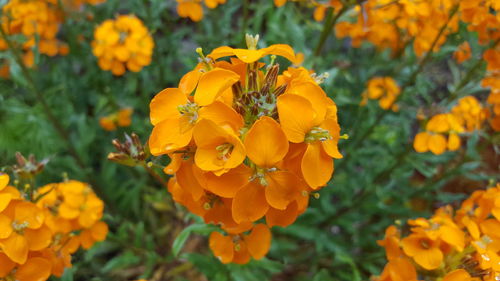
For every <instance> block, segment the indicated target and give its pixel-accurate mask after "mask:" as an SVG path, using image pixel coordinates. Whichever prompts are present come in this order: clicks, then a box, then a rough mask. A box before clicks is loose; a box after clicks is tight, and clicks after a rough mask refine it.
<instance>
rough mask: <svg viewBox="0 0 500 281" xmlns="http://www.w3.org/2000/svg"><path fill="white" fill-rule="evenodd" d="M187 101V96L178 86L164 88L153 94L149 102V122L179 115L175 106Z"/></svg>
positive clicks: (157, 121) (155, 122)
mask: <svg viewBox="0 0 500 281" xmlns="http://www.w3.org/2000/svg"><path fill="white" fill-rule="evenodd" d="M187 103H188V99H187V96H186V95H185V94H184V93H183V92H182V91H181V90H179V89H178V88H166V89H164V90H163V91H161V92H159V93H158V94H156V96H154V98H153V99H152V100H151V103H150V104H149V110H150V114H149V118H150V120H151V124H153V125H156V124H158V123H160V122H161V121H163V120H166V119H172V118H178V117H180V116H181V114H180V112H179V110H178V109H177V107H178V106H179V105H184V104H187Z"/></svg>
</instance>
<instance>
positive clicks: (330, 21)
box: [314, 7, 348, 57]
mask: <svg viewBox="0 0 500 281" xmlns="http://www.w3.org/2000/svg"><path fill="white" fill-rule="evenodd" d="M347 10H348V8H346V7H342V8H341V9H340V10H339V12H338V13H337V14H335V16H334V12H335V10H334V9H333V8H328V15H327V18H326V20H325V22H324V24H323V30H322V31H321V35H320V37H319V41H318V45H316V48H315V50H314V56H315V57H318V56H319V55H320V54H321V50H322V49H323V46H324V45H325V42H326V39H327V38H328V35H329V34H330V32H331V30H332V29H333V27H334V26H335V23H337V20H338V19H339V18H340V16H342V15H343V14H344V13H345V12H346V11H347Z"/></svg>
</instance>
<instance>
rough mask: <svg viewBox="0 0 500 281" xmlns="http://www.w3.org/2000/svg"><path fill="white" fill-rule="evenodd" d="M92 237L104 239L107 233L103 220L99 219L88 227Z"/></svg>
mask: <svg viewBox="0 0 500 281" xmlns="http://www.w3.org/2000/svg"><path fill="white" fill-rule="evenodd" d="M90 231H91V234H92V238H94V240H96V241H104V239H106V236H107V235H108V231H109V229H108V225H107V224H106V223H105V222H102V221H99V222H97V223H95V224H94V225H93V226H92V227H91V228H90Z"/></svg>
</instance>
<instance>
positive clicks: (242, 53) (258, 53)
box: [233, 49, 266, 63]
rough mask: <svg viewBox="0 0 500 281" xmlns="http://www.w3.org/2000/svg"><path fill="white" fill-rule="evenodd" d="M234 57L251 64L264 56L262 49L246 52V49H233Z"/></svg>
mask: <svg viewBox="0 0 500 281" xmlns="http://www.w3.org/2000/svg"><path fill="white" fill-rule="evenodd" d="M233 52H234V55H235V56H236V57H237V58H239V59H240V60H241V61H243V62H244V63H253V62H256V61H258V60H259V59H260V58H262V57H263V56H265V55H266V52H265V51H264V49H261V50H247V49H234V50H233Z"/></svg>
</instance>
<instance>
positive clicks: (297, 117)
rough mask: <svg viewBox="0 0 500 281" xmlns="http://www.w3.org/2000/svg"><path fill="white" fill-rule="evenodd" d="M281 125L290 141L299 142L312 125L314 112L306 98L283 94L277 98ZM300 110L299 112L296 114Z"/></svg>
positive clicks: (314, 116)
mask: <svg viewBox="0 0 500 281" xmlns="http://www.w3.org/2000/svg"><path fill="white" fill-rule="evenodd" d="M277 107H278V114H279V118H280V123H281V127H282V128H283V132H285V135H286V136H287V138H288V140H289V141H290V142H294V143H301V142H303V141H304V138H305V135H306V134H307V133H308V132H309V131H310V130H311V128H312V127H313V126H314V120H315V118H316V114H315V112H314V109H313V107H312V104H311V102H309V101H308V100H307V99H306V98H304V97H301V96H298V95H293V94H284V95H281V96H279V97H278V100H277ZM298 112H300V114H297V113H298Z"/></svg>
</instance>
